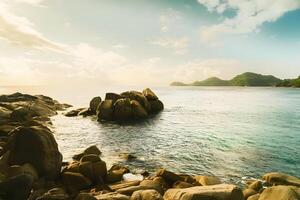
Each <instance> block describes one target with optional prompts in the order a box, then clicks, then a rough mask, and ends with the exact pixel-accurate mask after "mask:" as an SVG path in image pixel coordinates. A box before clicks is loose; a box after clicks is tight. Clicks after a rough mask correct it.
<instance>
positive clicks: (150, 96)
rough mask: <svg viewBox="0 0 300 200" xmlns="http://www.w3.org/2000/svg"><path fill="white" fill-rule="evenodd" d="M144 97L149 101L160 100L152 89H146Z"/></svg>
mask: <svg viewBox="0 0 300 200" xmlns="http://www.w3.org/2000/svg"><path fill="white" fill-rule="evenodd" d="M143 95H144V96H145V97H146V98H147V100H148V101H155V100H158V97H157V96H156V95H155V94H154V92H153V91H152V90H151V89H150V88H146V89H144V90H143Z"/></svg>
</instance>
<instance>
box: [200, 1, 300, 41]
mask: <svg viewBox="0 0 300 200" xmlns="http://www.w3.org/2000/svg"><path fill="white" fill-rule="evenodd" d="M198 2H199V3H201V4H202V5H204V6H205V7H207V9H208V11H210V12H217V13H219V14H222V13H224V12H225V11H226V10H231V11H235V12H236V15H235V16H234V17H232V18H225V19H224V20H223V21H222V22H221V23H219V24H215V25H211V26H206V27H202V28H201V30H200V33H201V39H202V40H203V41H204V42H211V41H214V40H215V39H216V38H217V37H218V35H220V34H245V33H251V32H258V31H259V28H260V27H261V26H262V25H263V24H264V23H266V22H274V21H276V20H277V19H279V18H280V17H281V16H283V15H284V14H286V13H287V12H289V11H292V10H296V9H299V8H300V1H299V0H198Z"/></svg>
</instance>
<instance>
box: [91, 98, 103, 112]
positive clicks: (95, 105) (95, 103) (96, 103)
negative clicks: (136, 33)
mask: <svg viewBox="0 0 300 200" xmlns="http://www.w3.org/2000/svg"><path fill="white" fill-rule="evenodd" d="M101 101H102V99H101V97H94V98H93V99H92V100H91V101H90V111H91V112H92V113H93V114H96V112H97V108H98V106H99V105H100V103H101Z"/></svg>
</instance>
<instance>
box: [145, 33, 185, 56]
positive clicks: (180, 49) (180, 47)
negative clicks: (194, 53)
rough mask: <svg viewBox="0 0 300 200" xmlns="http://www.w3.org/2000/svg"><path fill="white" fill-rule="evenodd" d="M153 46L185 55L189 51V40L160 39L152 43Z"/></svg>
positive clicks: (182, 38)
mask: <svg viewBox="0 0 300 200" xmlns="http://www.w3.org/2000/svg"><path fill="white" fill-rule="evenodd" d="M150 43H151V44H153V45H158V46H161V47H163V48H167V49H171V50H173V53H174V54H178V55H183V54H186V53H187V51H188V46H189V38H188V37H181V38H159V39H156V40H153V41H151V42H150Z"/></svg>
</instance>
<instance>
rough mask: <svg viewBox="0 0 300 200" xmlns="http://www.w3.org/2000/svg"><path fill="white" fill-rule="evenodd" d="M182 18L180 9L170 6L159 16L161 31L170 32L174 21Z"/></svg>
mask: <svg viewBox="0 0 300 200" xmlns="http://www.w3.org/2000/svg"><path fill="white" fill-rule="evenodd" d="M180 19H181V15H180V13H179V12H178V11H176V10H174V9H171V8H169V9H168V10H167V11H166V12H165V13H164V14H162V15H161V16H160V17H159V23H160V31H161V32H164V33H166V32H168V31H169V30H170V28H171V26H172V24H173V23H175V22H177V21H178V20H180Z"/></svg>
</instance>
